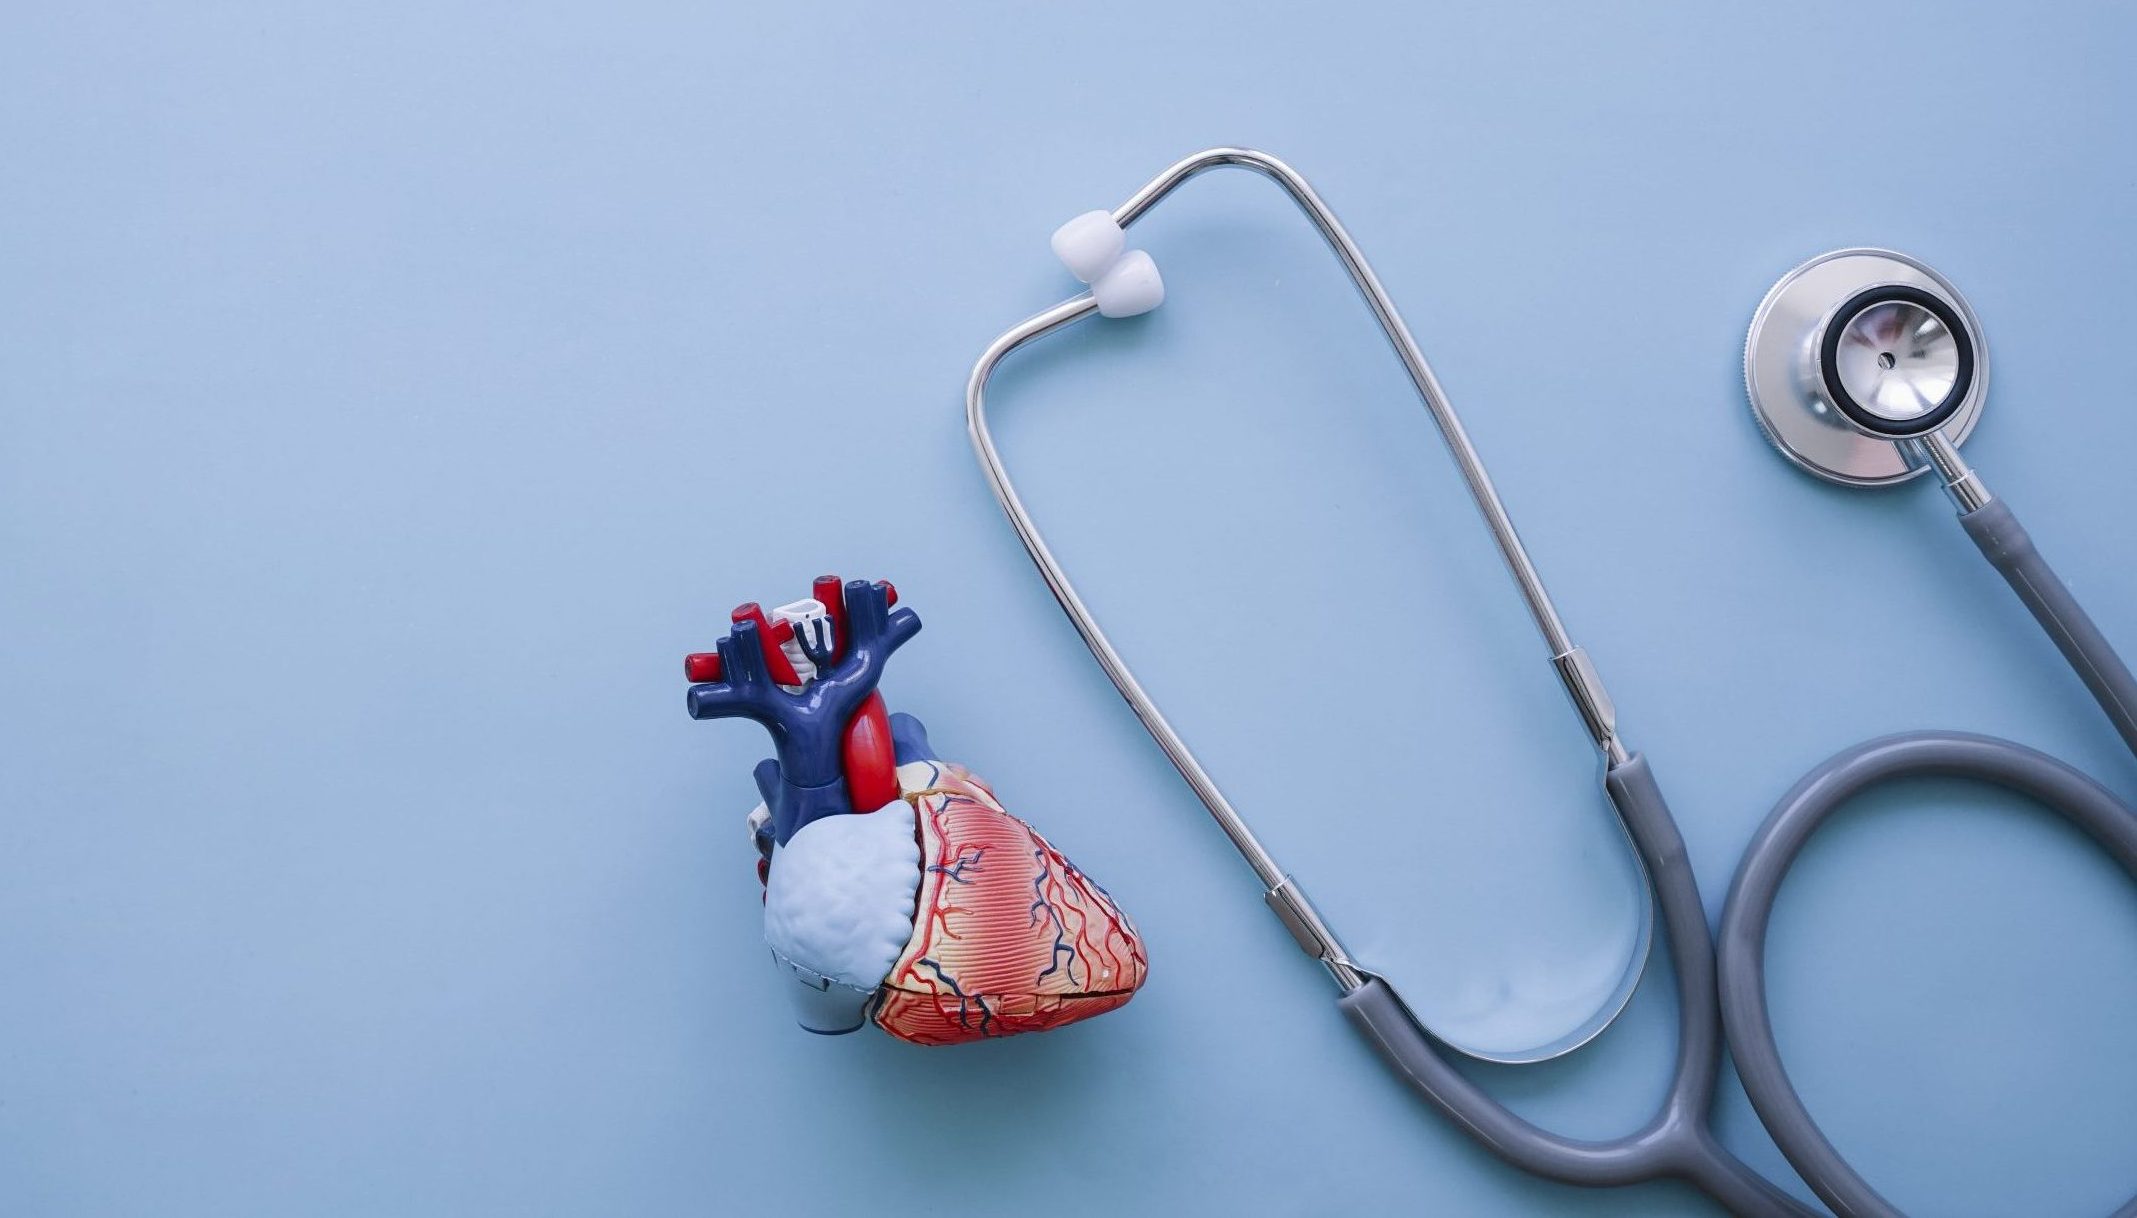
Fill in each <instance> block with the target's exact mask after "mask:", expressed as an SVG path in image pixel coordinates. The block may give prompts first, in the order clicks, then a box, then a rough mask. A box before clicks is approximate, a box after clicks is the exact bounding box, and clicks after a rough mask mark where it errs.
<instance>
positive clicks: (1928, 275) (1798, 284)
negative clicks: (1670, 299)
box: [1744, 249, 1989, 486]
mask: <svg viewBox="0 0 2137 1218" xmlns="http://www.w3.org/2000/svg"><path fill="white" fill-rule="evenodd" d="M1988 382H1989V356H1988V348H1987V347H1986V346H1984V345H1983V343H1982V341H1981V325H1980V323H1979V322H1978V321H1976V320H1975V318H1974V314H1973V310H1971V309H1969V308H1968V307H1967V305H1966V301H1965V299H1964V298H1963V297H1961V296H1960V295H1959V292H1958V289H1956V288H1954V287H1952V285H1951V284H1950V283H1949V282H1947V281H1946V280H1945V278H1944V277H1943V276H1942V275H1939V274H1937V273H1936V272H1935V271H1933V270H1930V269H1929V268H1928V267H1926V266H1924V265H1922V264H1921V263H1920V262H1917V261H1915V260H1914V259H1912V258H1909V257H1907V256H1906V255H1905V254H1897V253H1894V252H1892V251H1891V250H1881V249H1845V250H1835V251H1833V252H1832V253H1830V254H1821V255H1819V256H1818V257H1816V258H1813V259H1811V260H1810V261H1809V262H1806V263H1804V264H1803V265H1802V266H1799V267H1797V268H1796V269H1795V270H1792V271H1790V272H1789V273H1788V274H1786V275H1783V276H1782V277H1781V281H1780V282H1779V283H1776V284H1774V285H1773V290H1771V291H1769V292H1767V293H1766V299H1764V300H1762V301H1760V302H1759V308H1758V312H1757V313H1756V314H1754V315H1753V317H1752V319H1751V333H1750V335H1749V337H1748V338H1746V340H1745V342H1744V387H1745V389H1746V390H1747V391H1748V392H1749V394H1750V397H1751V409H1752V413H1753V415H1754V416H1755V417H1756V418H1757V419H1758V422H1759V426H1760V428H1761V429H1763V430H1764V431H1765V433H1766V438H1767V439H1769V440H1771V441H1773V444H1774V447H1776V448H1778V449H1780V450H1781V453H1782V455H1784V456H1786V457H1787V458H1788V459H1789V460H1790V461H1793V462H1795V463H1796V464H1797V465H1799V466H1801V467H1802V468H1804V469H1806V470H1808V471H1810V472H1811V473H1813V474H1816V475H1818V476H1819V477H1821V478H1825V479H1828V480H1830V481H1833V482H1840V483H1845V484H1847V485H1849V486H1884V485H1887V484H1889V483H1894V482H1904V481H1906V480H1907V479H1909V478H1912V477H1914V476H1915V475H1916V474H1919V473H1921V472H1922V471H1923V470H1924V469H1927V468H1928V465H1927V464H1926V463H1925V462H1924V461H1923V459H1922V458H1921V456H1920V455H1919V446H1917V445H1914V444H1912V443H1910V441H1911V440H1913V439H1914V438H1915V437H1918V436H1923V435H1927V434H1928V433H1930V432H1932V431H1941V432H1942V433H1943V434H1944V437H1945V438H1946V439H1948V440H1950V441H1951V443H1952V444H1953V445H1955V446H1956V445H1958V444H1960V443H1963V442H1964V441H1965V439H1966V437H1967V434H1968V433H1969V432H1971V431H1973V429H1974V423H1975V422H1976V421H1977V420H1978V419H1979V418H1980V417H1981V403H1982V402H1983V400H1984V399H1986V398H1987V396H1988Z"/></svg>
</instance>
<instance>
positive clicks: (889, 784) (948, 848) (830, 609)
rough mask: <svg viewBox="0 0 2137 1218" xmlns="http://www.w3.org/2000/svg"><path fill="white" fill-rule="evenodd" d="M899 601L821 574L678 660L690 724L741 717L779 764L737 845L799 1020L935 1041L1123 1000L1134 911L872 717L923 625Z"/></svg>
mask: <svg viewBox="0 0 2137 1218" xmlns="http://www.w3.org/2000/svg"><path fill="white" fill-rule="evenodd" d="M896 604H897V591H896V589H894V588H892V587H891V586H890V585H889V584H887V583H874V584H871V583H867V582H865V581H859V580H856V581H854V582H852V583H848V584H844V585H841V584H840V582H839V581H838V580H837V579H836V578H835V577H831V576H826V577H824V578H822V579H819V580H817V581H816V584H815V587H814V589H813V595H812V596H811V597H810V598H808V599H804V600H801V601H796V602H795V603H793V604H791V605H785V606H781V607H780V608H779V609H776V610H774V611H773V612H772V613H771V614H769V615H767V614H766V613H765V612H764V610H763V609H761V608H760V607H759V606H757V605H755V604H746V605H743V606H742V607H740V608H738V609H736V610H735V611H734V614H733V622H734V625H733V628H732V630H731V632H730V633H729V634H728V636H727V637H726V638H723V639H721V640H720V643H719V648H718V650H717V651H712V652H700V653H698V654H695V655H692V656H690V657H689V658H688V659H686V660H685V662H684V671H685V673H686V674H687V675H688V676H689V678H690V680H691V682H692V684H691V687H690V693H689V707H690V713H691V716H692V717H693V718H698V719H719V718H737V717H739V718H747V719H754V720H756V721H757V722H758V723H761V724H763V725H764V726H765V728H766V729H768V730H769V731H770V732H771V735H772V741H773V745H774V747H775V748H776V750H777V753H778V755H777V756H776V757H773V758H769V759H767V760H765V761H763V762H761V763H760V764H759V765H758V766H757V769H756V780H757V788H758V791H759V793H760V794H761V795H762V796H763V798H764V802H763V803H762V804H760V805H759V806H758V808H757V809H756V810H755V811H754V812H752V813H751V814H750V836H751V840H752V841H753V842H754V843H755V844H756V846H757V849H758V852H759V858H758V863H757V874H758V878H759V879H760V880H761V881H763V883H764V885H765V901H764V930H765V941H766V942H767V943H768V944H769V945H770V947H771V949H772V958H773V960H774V961H775V962H776V963H777V964H778V967H779V971H780V972H781V973H782V974H783V975H784V976H785V977H786V979H787V985H786V989H787V991H788V993H789V995H790V997H791V998H792V1000H793V1002H794V1004H795V1011H796V1014H797V1017H798V1018H799V1019H800V1022H801V1024H802V1026H803V1027H805V1028H807V1029H809V1030H810V1031H814V1032H824V1033H838V1032H851V1031H854V1030H856V1029H858V1028H860V1027H861V1026H862V1025H863V1024H864V1023H867V1022H868V1021H870V1020H873V1021H874V1022H875V1023H876V1024H877V1025H878V1026H880V1027H881V1028H883V1030H884V1031H886V1032H889V1033H890V1034H891V1035H893V1036H895V1037H898V1038H899V1039H901V1040H906V1041H911V1042H913V1043H915V1044H924V1045H943V1044H957V1043H959V1042H962V1041H968V1040H980V1039H983V1038H987V1037H994V1036H1010V1035H1014V1034H1016V1033H1018V1032H1041V1031H1045V1030H1047V1029H1049V1028H1056V1027H1060V1026H1061V1025H1063V1024H1067V1023H1074V1022H1075V1021H1077V1020H1079V1019H1085V1018H1088V1017H1090V1016H1092V1015H1098V1014H1102V1013H1104V1012H1106V1011H1110V1010H1112V1009H1114V1008H1115V1007H1118V1006H1121V1005H1123V1004H1124V1003H1126V1002H1127V1001H1128V999H1129V998H1131V997H1133V996H1134V994H1135V991H1136V989H1137V987H1139V986H1141V985H1142V983H1143V978H1144V977H1145V976H1146V974H1147V973H1148V970H1149V965H1148V961H1147V958H1146V957H1145V955H1144V951H1143V944H1142V939H1141V937H1140V936H1139V935H1138V934H1137V933H1136V930H1135V925H1134V924H1133V923H1132V922H1130V921H1129V920H1128V917H1127V915H1126V914H1124V913H1122V912H1121V910H1120V907H1119V906H1118V905H1116V904H1115V903H1114V902H1113V898H1112V897H1111V896H1109V895H1108V894H1107V893H1106V891H1105V890H1104V889H1103V888H1100V887H1099V886H1098V885H1097V884H1096V883H1094V882H1093V881H1092V880H1091V879H1090V877H1088V876H1086V875H1085V874H1084V873H1083V872H1082V871H1080V870H1078V869H1077V868H1076V866H1075V865H1074V864H1073V863H1070V862H1069V861H1068V859H1067V858H1066V857H1065V856H1063V855H1062V853H1061V852H1060V851H1059V850H1056V849H1055V848H1054V847H1053V845H1052V844H1051V843H1049V842H1048V841H1047V840H1046V839H1045V838H1044V837H1042V836H1040V835H1039V832H1038V831H1037V830H1035V829H1033V828H1032V827H1031V826H1030V825H1028V824H1026V823H1025V822H1023V821H1022V820H1019V819H1017V818H1016V817H1014V816H1011V815H1010V814H1009V813H1008V811H1007V810H1005V809H1004V808H1003V807H1002V805H1001V803H1000V801H999V800H997V799H996V798H995V795H994V792H993V790H992V789H990V788H989V787H988V786H987V784H986V783H984V782H982V781H981V780H980V779H978V778H977V777H975V776H974V775H973V774H972V773H971V772H969V771H967V770H966V769H965V768H964V767H962V766H959V765H956V764H954V763H951V762H947V761H943V760H942V759H940V758H939V757H937V756H936V755H935V752H934V749H933V747H932V746H931V745H930V744H929V742H928V738H927V732H926V729H924V728H923V727H922V726H921V725H920V721H919V720H917V719H915V718H913V717H912V716H911V715H894V714H890V713H889V712H888V710H887V709H886V708H885V706H884V703H883V698H882V695H881V694H880V693H878V692H877V690H876V684H877V682H878V680H879V679H880V678H881V676H882V671H883V667H884V664H885V662H886V661H887V660H888V659H889V658H890V656H891V654H892V653H893V652H895V651H896V650H897V649H898V648H899V647H901V646H903V645H904V644H905V643H906V641H907V640H909V639H911V638H912V637H913V635H915V634H917V633H918V632H919V630H920V619H919V617H918V616H916V615H915V614H914V613H913V611H912V610H911V609H899V608H894V606H896Z"/></svg>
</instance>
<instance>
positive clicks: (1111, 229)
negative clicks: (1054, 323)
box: [1054, 211, 1128, 283]
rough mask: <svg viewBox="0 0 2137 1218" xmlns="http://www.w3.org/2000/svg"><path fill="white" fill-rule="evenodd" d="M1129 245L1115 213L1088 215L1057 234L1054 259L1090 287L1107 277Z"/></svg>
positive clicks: (1064, 226)
mask: <svg viewBox="0 0 2137 1218" xmlns="http://www.w3.org/2000/svg"><path fill="white" fill-rule="evenodd" d="M1127 241H1128V236H1127V234H1126V233H1123V232H1122V231H1121V228H1120V225H1118V224H1115V223H1114V222H1113V213H1112V212H1109V211H1087V212H1085V213H1083V214H1082V215H1080V216H1078V217H1076V218H1075V219H1073V220H1071V221H1069V222H1068V223H1067V224H1064V225H1062V226H1061V227H1060V228H1057V229H1055V230H1054V257H1056V258H1059V259H1060V260H1061V263H1062V265H1064V266H1066V267H1068V269H1069V274H1071V275H1074V276H1075V277H1076V278H1077V280H1078V281H1079V282H1082V283H1090V282H1091V281H1092V280H1095V279H1097V278H1098V277H1099V276H1101V275H1103V274H1105V273H1106V268H1107V267H1109V266H1112V265H1113V262H1114V260H1115V259H1117V258H1119V257H1120V252H1121V250H1122V249H1123V248H1125V247H1126V245H1127Z"/></svg>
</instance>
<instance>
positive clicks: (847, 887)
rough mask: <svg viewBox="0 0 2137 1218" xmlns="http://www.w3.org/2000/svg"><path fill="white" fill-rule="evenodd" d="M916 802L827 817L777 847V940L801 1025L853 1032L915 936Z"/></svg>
mask: <svg viewBox="0 0 2137 1218" xmlns="http://www.w3.org/2000/svg"><path fill="white" fill-rule="evenodd" d="M914 816H915V813H914V811H913V806H912V805H911V804H908V803H906V802H905V801H904V800H895V801H893V802H891V803H888V804H885V805H883V807H881V808H880V809H878V810H876V811H874V812H869V813H864V814H857V815H841V816H826V817H824V818H822V819H821V820H814V821H811V822H809V823H808V824H806V825H803V826H802V827H801V829H800V830H799V831H798V832H796V833H795V834H794V837H793V839H792V840H790V841H789V842H787V844H786V845H784V846H781V847H779V848H778V849H777V850H775V851H774V852H773V854H772V866H771V876H770V878H769V880H768V881H767V883H766V885H765V893H764V941H765V942H766V943H768V944H770V945H771V949H772V955H773V957H774V958H775V959H776V960H777V961H778V962H779V965H780V971H781V972H784V973H786V974H788V975H789V976H790V977H791V978H792V981H793V984H791V985H789V986H788V987H787V989H788V993H789V995H790V996H791V997H792V998H793V1000H794V1004H795V1015H796V1017H797V1018H799V1019H800V1021H801V1025H802V1026H803V1027H805V1028H807V1029H809V1030H810V1031H812V1032H827V1033H828V1032H851V1031H853V1030H855V1029H857V1028H859V1027H860V1026H861V1025H862V1024H863V1023H865V1022H867V1006H868V1000H869V999H870V998H871V997H872V996H874V994H875V991H876V988H877V987H878V986H880V985H882V984H883V978H884V977H886V976H888V975H889V973H890V969H891V965H893V964H895V963H896V962H897V959H898V955H899V953H901V952H903V951H904V950H905V944H906V941H907V940H909V939H911V938H912V934H913V903H914V901H915V900H916V899H917V898H918V895H919V890H920V843H919V841H918V838H917V826H916V822H915V820H914Z"/></svg>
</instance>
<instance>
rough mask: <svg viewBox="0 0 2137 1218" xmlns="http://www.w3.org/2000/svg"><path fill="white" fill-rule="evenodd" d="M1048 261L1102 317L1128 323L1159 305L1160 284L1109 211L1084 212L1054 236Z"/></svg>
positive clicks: (1155, 270) (1161, 298) (1144, 256)
mask: <svg viewBox="0 0 2137 1218" xmlns="http://www.w3.org/2000/svg"><path fill="white" fill-rule="evenodd" d="M1053 246H1054V256H1055V257H1056V258H1059V259H1060V260H1061V265H1063V266H1065V267H1067V268H1068V272H1069V274H1071V275H1074V276H1075V277H1076V279H1077V281H1078V282H1081V283H1085V284H1088V285H1090V289H1091V299H1092V300H1093V301H1095V302H1096V303H1097V305H1098V311H1099V312H1100V313H1101V314H1103V315H1105V316H1107V317H1134V316H1135V315H1136V314H1138V313H1148V312H1149V311H1150V310H1152V309H1155V308H1157V307H1158V306H1159V305H1161V304H1163V303H1165V280H1164V278H1163V277H1162V276H1160V275H1159V274H1158V264H1157V263H1156V262H1155V261H1153V260H1152V259H1151V257H1150V255H1149V254H1148V253H1147V252H1145V251H1143V250H1131V249H1129V248H1128V234H1127V232H1126V231H1125V230H1124V229H1122V228H1121V226H1120V222H1119V221H1117V220H1115V219H1114V218H1113V213H1112V212H1109V211H1087V212H1085V213H1083V214H1082V215H1080V216H1077V217H1076V218H1075V219H1073V220H1070V221H1069V222H1068V223H1066V224H1064V225H1062V226H1061V227H1060V228H1057V229H1055V230H1054V236H1053Z"/></svg>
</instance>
